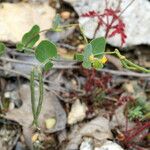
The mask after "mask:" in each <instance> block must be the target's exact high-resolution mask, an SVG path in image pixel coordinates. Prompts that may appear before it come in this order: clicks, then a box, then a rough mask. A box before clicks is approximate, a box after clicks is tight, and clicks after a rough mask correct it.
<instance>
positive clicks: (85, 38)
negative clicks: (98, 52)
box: [79, 26, 88, 44]
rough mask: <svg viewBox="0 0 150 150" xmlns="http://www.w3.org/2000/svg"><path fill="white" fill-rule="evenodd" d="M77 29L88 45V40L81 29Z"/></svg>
mask: <svg viewBox="0 0 150 150" xmlns="http://www.w3.org/2000/svg"><path fill="white" fill-rule="evenodd" d="M79 28H80V31H81V34H82V36H83V38H84V41H85V44H88V40H87V38H86V36H85V35H84V33H83V29H82V27H80V26H79Z"/></svg>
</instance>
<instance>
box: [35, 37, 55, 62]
mask: <svg viewBox="0 0 150 150" xmlns="http://www.w3.org/2000/svg"><path fill="white" fill-rule="evenodd" d="M56 56H57V48H56V45H55V44H54V43H52V42H50V41H47V40H44V41H42V42H40V44H39V45H38V46H37V47H36V48H35V57H36V58H37V60H39V61H40V62H44V61H46V60H47V59H49V58H53V57H56Z"/></svg>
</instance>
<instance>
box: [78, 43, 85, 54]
mask: <svg viewBox="0 0 150 150" xmlns="http://www.w3.org/2000/svg"><path fill="white" fill-rule="evenodd" d="M84 48H85V45H84V44H79V45H78V47H77V51H78V52H81V51H82V50H83V49H84Z"/></svg>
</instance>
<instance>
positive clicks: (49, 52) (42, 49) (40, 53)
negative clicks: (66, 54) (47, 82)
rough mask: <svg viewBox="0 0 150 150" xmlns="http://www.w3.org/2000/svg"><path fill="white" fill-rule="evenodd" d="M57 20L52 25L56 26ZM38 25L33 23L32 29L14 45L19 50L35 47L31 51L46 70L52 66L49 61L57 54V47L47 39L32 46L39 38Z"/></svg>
mask: <svg viewBox="0 0 150 150" xmlns="http://www.w3.org/2000/svg"><path fill="white" fill-rule="evenodd" d="M57 24H58V23H57V22H56V23H55V24H54V26H55V27H56V26H57ZM39 33H40V27H39V26H38V25H35V26H33V27H32V29H31V30H30V31H29V32H27V33H25V34H24V36H23V38H22V41H21V42H20V43H18V44H17V45H16V47H17V49H18V50H19V51H23V50H28V49H32V51H33V49H35V51H33V52H34V53H35V57H36V59H37V60H38V61H39V62H41V63H43V64H44V70H45V71H48V70H49V69H50V68H52V66H53V63H52V62H51V59H52V58H54V57H56V56H57V48H56V45H55V44H54V43H52V42H50V41H48V40H43V41H41V42H40V43H39V44H38V45H37V46H36V47H35V48H33V46H34V45H35V44H36V42H37V41H38V40H39V39H40V35H39Z"/></svg>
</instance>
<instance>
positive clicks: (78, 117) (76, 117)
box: [68, 100, 87, 124]
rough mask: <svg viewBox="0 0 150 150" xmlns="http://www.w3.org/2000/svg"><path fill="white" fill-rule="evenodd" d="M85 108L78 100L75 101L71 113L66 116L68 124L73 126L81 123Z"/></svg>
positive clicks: (84, 115)
mask: <svg viewBox="0 0 150 150" xmlns="http://www.w3.org/2000/svg"><path fill="white" fill-rule="evenodd" d="M86 110H87V107H86V105H85V104H84V103H81V102H80V100H76V101H75V102H74V104H73V105H72V107H71V111H70V113H69V115H68V124H75V123H77V122H79V121H82V120H83V119H84V118H85V117H86Z"/></svg>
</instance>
